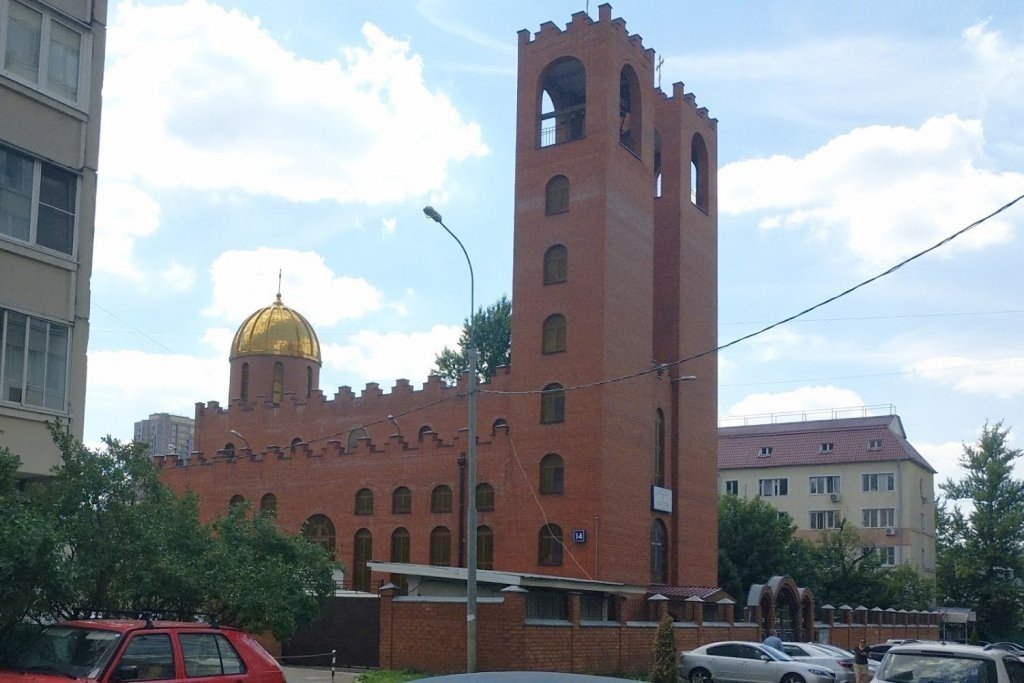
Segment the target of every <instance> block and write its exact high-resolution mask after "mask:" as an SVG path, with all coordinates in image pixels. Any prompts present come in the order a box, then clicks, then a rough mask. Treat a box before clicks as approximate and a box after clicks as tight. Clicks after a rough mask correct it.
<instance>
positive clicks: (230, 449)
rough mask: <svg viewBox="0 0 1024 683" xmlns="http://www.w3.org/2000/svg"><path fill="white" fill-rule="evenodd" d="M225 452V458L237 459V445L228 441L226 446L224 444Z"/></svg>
mask: <svg viewBox="0 0 1024 683" xmlns="http://www.w3.org/2000/svg"><path fill="white" fill-rule="evenodd" d="M223 451H224V457H225V458H233V457H235V444H233V443H231V442H230V441H228V442H227V443H226V444H224V448H223Z"/></svg>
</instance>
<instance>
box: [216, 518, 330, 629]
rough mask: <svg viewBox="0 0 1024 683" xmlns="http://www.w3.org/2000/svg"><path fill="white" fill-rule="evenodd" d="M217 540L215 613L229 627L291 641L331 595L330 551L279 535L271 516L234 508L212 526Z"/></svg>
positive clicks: (307, 542) (291, 537)
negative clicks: (289, 638) (293, 634)
mask: <svg viewBox="0 0 1024 683" xmlns="http://www.w3.org/2000/svg"><path fill="white" fill-rule="evenodd" d="M213 532H214V533H213V535H214V538H215V539H216V540H217V541H218V542H216V543H214V544H213V545H212V547H211V552H210V553H209V554H208V555H207V556H206V557H205V558H204V560H205V565H206V568H205V571H206V579H207V583H208V585H209V589H210V599H211V603H212V606H213V608H214V611H216V612H217V613H219V614H220V615H221V620H222V621H223V622H224V623H228V624H235V625H244V626H245V628H247V629H249V630H252V631H257V632H260V631H270V632H271V633H273V634H274V637H275V638H277V639H279V640H286V639H287V638H288V637H289V636H290V635H291V634H292V633H294V632H295V630H296V629H297V628H298V627H299V626H301V625H303V624H305V623H308V622H309V621H312V619H313V618H314V617H315V616H316V615H317V613H318V612H319V610H320V603H321V601H322V600H323V599H324V598H326V597H327V596H328V595H330V594H331V591H332V590H333V587H334V586H333V582H332V580H331V566H332V565H331V562H330V559H329V558H328V556H327V553H326V551H325V550H324V549H323V548H321V547H320V546H319V545H317V544H315V543H310V542H309V541H307V540H306V539H304V538H302V537H301V536H290V535H285V534H282V533H281V532H280V531H278V529H277V527H276V525H275V523H274V517H273V515H272V514H269V513H266V512H259V513H256V514H250V509H249V506H248V505H233V506H232V507H231V511H230V512H229V514H228V516H226V517H221V518H219V519H218V520H217V521H216V522H215V523H214V524H213Z"/></svg>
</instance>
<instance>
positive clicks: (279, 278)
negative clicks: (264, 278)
mask: <svg viewBox="0 0 1024 683" xmlns="http://www.w3.org/2000/svg"><path fill="white" fill-rule="evenodd" d="M277 300H278V301H281V269H280V268H278V269H277Z"/></svg>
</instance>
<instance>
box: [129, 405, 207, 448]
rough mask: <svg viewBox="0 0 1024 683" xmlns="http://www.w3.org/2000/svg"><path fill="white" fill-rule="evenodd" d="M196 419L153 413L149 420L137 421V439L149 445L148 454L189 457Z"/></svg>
mask: <svg viewBox="0 0 1024 683" xmlns="http://www.w3.org/2000/svg"><path fill="white" fill-rule="evenodd" d="M195 429H196V421H195V420H193V419H192V418H191V417H184V416H182V415H171V414H169V413H153V414H152V415H150V416H149V419H147V420H139V421H138V422H136V423H135V441H137V442H138V443H144V444H148V445H149V449H148V450H147V451H146V454H147V455H176V456H178V457H181V458H186V457H188V455H189V453H191V452H192V437H193V435H194V434H195Z"/></svg>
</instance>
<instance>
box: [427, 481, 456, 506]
mask: <svg viewBox="0 0 1024 683" xmlns="http://www.w3.org/2000/svg"><path fill="white" fill-rule="evenodd" d="M430 511H431V512H451V511H452V490H451V488H450V487H448V486H446V485H445V484H441V485H440V486H436V487H434V490H433V491H431V493H430Z"/></svg>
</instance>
